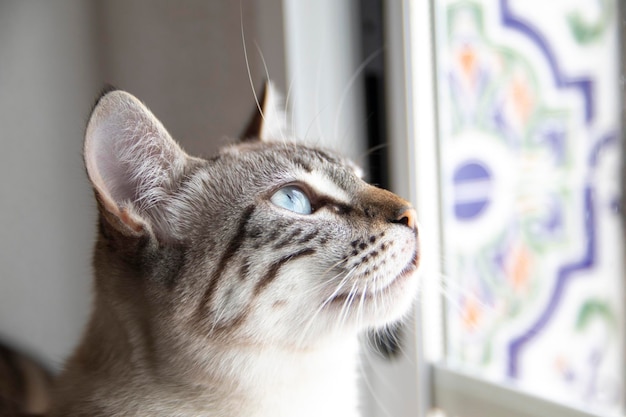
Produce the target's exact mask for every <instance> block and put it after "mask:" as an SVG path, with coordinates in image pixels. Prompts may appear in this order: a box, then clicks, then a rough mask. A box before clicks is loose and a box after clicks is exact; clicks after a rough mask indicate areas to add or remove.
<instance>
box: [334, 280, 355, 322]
mask: <svg viewBox="0 0 626 417" xmlns="http://www.w3.org/2000/svg"><path fill="white" fill-rule="evenodd" d="M358 285H359V283H358V281H355V282H354V283H353V284H352V288H350V291H349V292H348V296H347V297H346V300H345V301H344V303H343V306H342V307H341V312H340V315H339V321H338V326H337V327H338V329H342V328H344V327H345V324H346V320H347V319H348V315H349V314H350V310H351V308H352V303H353V302H354V299H355V297H356V294H357V289H358Z"/></svg>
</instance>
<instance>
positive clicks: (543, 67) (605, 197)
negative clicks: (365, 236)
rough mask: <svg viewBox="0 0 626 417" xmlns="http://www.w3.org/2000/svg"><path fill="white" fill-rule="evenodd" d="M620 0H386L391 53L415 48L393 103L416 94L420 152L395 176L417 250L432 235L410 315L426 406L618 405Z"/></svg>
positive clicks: (575, 409)
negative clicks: (394, 2) (415, 213)
mask: <svg viewBox="0 0 626 417" xmlns="http://www.w3.org/2000/svg"><path fill="white" fill-rule="evenodd" d="M617 8H618V4H617V2H616V1H609V0H607V1H599V2H582V1H580V2H572V1H550V2H545V4H542V6H541V7H536V4H535V3H533V6H532V7H531V6H530V4H529V3H528V2H524V1H515V0H474V1H453V0H450V1H448V0H441V1H435V2H405V4H404V6H403V7H402V8H401V7H400V6H390V9H395V13H396V17H395V19H396V20H395V25H396V26H397V24H398V23H399V22H403V24H404V27H403V30H404V32H402V33H404V37H403V38H401V39H403V40H404V41H405V42H406V43H405V44H404V46H403V48H402V50H398V49H397V47H396V48H395V49H394V51H395V52H394V53H395V54H396V58H397V59H401V57H402V53H403V52H406V51H409V52H408V53H409V59H408V60H407V61H405V62H406V66H405V67H404V70H405V74H404V75H405V77H404V80H405V81H404V85H403V86H396V89H397V90H396V95H395V97H396V100H395V101H396V103H395V104H394V105H395V106H396V109H395V112H396V114H401V113H402V112H403V110H402V106H404V103H408V108H409V110H408V111H407V112H406V121H405V123H404V126H406V134H407V135H408V137H409V138H410V142H409V144H408V148H409V150H410V154H411V155H413V160H412V164H411V163H409V166H408V167H407V166H405V167H399V169H401V170H407V168H408V169H409V170H411V169H412V170H413V172H412V176H411V177H412V178H414V180H413V181H410V180H409V181H405V183H404V184H403V183H400V184H398V185H399V186H400V187H401V188H404V189H405V190H410V191H411V192H413V198H415V200H416V201H417V203H418V209H419V211H420V218H421V223H422V236H423V241H424V242H425V245H424V246H425V249H424V253H425V254H426V253H427V252H426V251H427V250H429V249H432V248H431V245H432V246H434V250H432V251H431V252H430V257H428V259H427V260H426V265H424V266H425V268H424V269H425V270H424V278H423V279H424V288H423V290H424V292H423V294H422V297H421V299H422V302H421V303H420V306H419V308H420V312H419V317H420V321H419V325H418V326H417V328H418V330H420V331H421V335H420V337H419V340H418V342H417V345H418V349H417V351H418V352H420V351H421V352H423V354H424V359H425V360H424V364H423V366H422V368H421V369H419V371H420V372H418V375H422V377H421V378H422V381H421V382H422V383H423V382H424V381H425V380H426V381H428V384H429V388H428V389H426V388H424V387H421V388H420V387H419V386H418V387H417V389H418V392H421V393H422V395H421V398H420V399H421V405H418V407H421V409H422V410H424V409H425V408H428V407H429V406H431V405H434V406H437V407H440V408H443V409H444V410H445V411H446V412H447V413H448V414H449V415H458V416H460V417H465V416H487V415H489V416H512V415H519V416H558V415H563V416H574V415H576V416H579V415H620V414H621V413H623V412H624V409H623V405H624V369H625V368H624V350H625V347H624V327H625V324H624V314H625V311H624V305H623V304H624V287H623V278H622V277H623V249H624V248H623V231H622V226H621V212H620V209H619V204H620V203H619V201H620V198H621V191H622V188H621V187H622V183H621V181H620V177H621V175H620V169H621V164H622V145H621V144H622V131H621V125H620V121H621V120H620V118H621V115H620V110H619V109H620V95H619V91H620V90H619V69H620V61H619V47H618V45H619V43H618V42H619V33H620V31H619V27H618V24H619V19H618V18H617V16H618V13H617V11H618V10H617ZM391 14H392V13H389V15H391ZM390 18H391V17H390ZM390 26H391V25H390ZM391 30H393V29H391ZM396 30H397V32H396V36H398V37H400V36H401V32H400V30H402V29H397V28H396ZM400 79H402V77H400ZM403 87H404V88H405V89H406V90H403ZM404 91H410V93H409V95H408V97H406V99H404V98H403V92H404ZM404 133H405V132H402V131H400V132H396V135H394V136H395V137H396V138H399V139H398V142H396V148H400V149H399V153H396V158H401V155H402V154H403V153H405V152H406V146H407V145H404V147H405V149H404V150H403V149H402V148H403V145H402V139H401V138H402V136H403V134H404ZM395 177H396V178H398V177H402V176H401V175H399V174H398V173H396V175H395ZM433 281H438V283H437V284H436V285H435V284H434V282H433ZM441 293H443V297H442V296H441ZM430 389H432V392H431V391H430ZM420 390H421V391H420ZM418 398H419V397H418Z"/></svg>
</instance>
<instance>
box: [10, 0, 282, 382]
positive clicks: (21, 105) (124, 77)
mask: <svg viewBox="0 0 626 417" xmlns="http://www.w3.org/2000/svg"><path fill="white" fill-rule="evenodd" d="M281 10H282V5H281V2H280V1H279V0H275V1H271V0H264V1H242V2H241V5H240V2H239V1H236V2H227V1H219V2H214V1H185V2H171V1H141V0H140V1H136V0H134V1H123V0H120V1H81V0H78V1H72V0H62V1H54V2H50V1H26V2H23V1H3V2H0V126H1V133H0V135H1V138H0V143H1V144H2V149H1V150H0V196H1V197H0V213H1V215H0V338H2V339H6V340H9V341H10V342H12V343H14V344H16V345H18V346H20V347H22V348H25V349H27V350H28V351H30V352H32V353H34V354H35V355H36V356H37V357H39V358H41V359H43V360H44V361H45V362H46V363H47V364H48V365H50V366H52V367H53V368H54V369H58V368H59V366H60V364H61V363H62V361H63V359H64V358H65V356H66V355H67V354H68V352H69V350H70V349H71V348H72V346H73V345H74V344H75V343H76V341H77V337H78V335H79V333H80V330H81V327H82V325H83V323H84V322H85V320H86V318H87V316H88V312H89V305H90V298H91V296H90V288H91V266H90V260H91V250H92V243H93V240H94V236H95V227H94V226H95V220H96V211H95V205H94V200H93V195H92V193H91V189H90V186H89V183H88V181H87V178H86V175H85V172H84V169H83V162H82V141H83V133H84V127H85V124H86V121H87V118H88V116H89V112H90V109H91V106H92V104H93V102H94V100H95V99H96V97H97V96H98V94H99V91H100V90H101V89H102V88H103V87H104V86H105V84H107V83H108V84H113V85H115V86H116V87H118V88H122V89H126V90H128V91H130V92H132V93H133V94H135V95H136V96H137V97H140V98H141V100H143V101H144V102H145V103H147V104H148V106H149V107H150V108H151V109H152V110H153V112H154V113H155V114H157V116H158V117H159V118H160V119H161V120H162V121H163V123H164V124H165V126H166V127H167V128H168V130H169V131H170V133H171V134H172V135H173V137H175V138H177V139H178V140H179V141H180V142H181V143H182V145H183V147H184V148H185V149H186V150H187V151H188V152H190V153H193V154H204V155H210V154H211V153H212V152H214V151H215V150H216V149H217V147H218V146H220V145H221V144H224V143H227V140H226V138H228V137H231V138H232V137H236V135H238V134H239V132H240V131H241V129H242V128H243V125H244V123H245V121H246V120H247V118H248V117H249V116H250V115H251V114H252V111H253V109H254V107H255V104H254V97H253V94H252V88H251V86H250V82H249V81H248V73H247V68H248V67H247V65H246V60H245V57H244V50H243V46H242V45H243V43H242V28H243V30H244V31H245V33H246V35H247V36H248V38H249V39H250V44H249V45H248V49H249V51H248V52H249V57H248V58H249V68H250V71H251V76H252V80H253V83H254V85H255V87H257V88H259V86H260V85H261V83H262V81H263V79H264V77H265V72H264V71H265V70H264V68H263V65H261V62H260V61H261V59H260V55H259V53H258V50H257V46H256V45H258V48H259V49H261V50H262V51H263V55H264V56H265V59H266V60H267V62H268V70H269V71H271V76H272V78H273V79H275V80H276V82H277V83H278V85H279V86H281V88H284V85H285V63H284V52H283V49H284V46H283V45H284V42H283V39H282V27H283V24H282V12H281Z"/></svg>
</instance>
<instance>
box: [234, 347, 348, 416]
mask: <svg viewBox="0 0 626 417" xmlns="http://www.w3.org/2000/svg"><path fill="white" fill-rule="evenodd" d="M231 355H232V356H231ZM226 356H230V358H232V359H233V360H227V361H226V362H227V363H229V364H230V368H231V369H230V370H229V373H230V378H232V381H233V382H235V384H236V385H237V386H238V388H237V389H236V390H234V392H233V393H234V394H235V395H242V394H243V398H242V404H241V406H242V407H243V406H245V409H243V410H242V411H243V412H242V413H241V415H246V416H269V415H271V416H294V415H297V416H303V417H304V416H311V417H312V416H329V417H331V416H337V417H339V416H342V417H353V416H354V417H356V416H357V412H356V411H357V389H356V368H357V360H358V359H357V358H358V343H357V340H356V338H350V339H344V340H341V341H334V342H333V343H328V344H326V345H322V346H317V347H316V348H314V349H309V350H285V349H274V348H266V349H261V350H258V349H254V350H250V349H243V350H239V351H233V352H229V353H226ZM223 370H225V369H223ZM223 370H222V371H223ZM244 403H245V405H244ZM227 414H228V413H227ZM228 415H231V414H228ZM232 415H235V414H232ZM237 415H239V414H237Z"/></svg>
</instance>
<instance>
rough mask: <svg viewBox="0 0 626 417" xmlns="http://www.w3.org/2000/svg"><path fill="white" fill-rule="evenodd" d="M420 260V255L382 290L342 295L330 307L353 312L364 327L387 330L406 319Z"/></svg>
mask: <svg viewBox="0 0 626 417" xmlns="http://www.w3.org/2000/svg"><path fill="white" fill-rule="evenodd" d="M418 265H419V256H418V253H417V251H416V252H415V253H414V255H413V256H412V258H411V260H410V261H409V263H408V264H407V265H406V266H405V267H404V269H402V270H401V271H400V273H399V274H398V275H396V277H395V278H394V279H392V280H391V281H390V282H389V283H387V285H385V286H384V287H382V288H374V290H368V289H365V290H364V291H359V290H356V291H352V292H348V293H340V294H337V295H336V296H334V297H333V298H332V299H331V301H330V302H329V307H330V308H333V309H336V310H338V311H340V312H341V314H345V312H344V310H346V309H349V310H352V315H354V317H355V318H356V319H357V320H362V321H364V322H369V323H362V324H371V325H374V326H384V325H386V324H388V323H390V322H392V321H396V320H398V319H400V318H402V317H403V316H404V315H406V313H407V311H408V310H409V309H410V307H411V305H412V303H413V300H414V299H415V298H416V295H417V288H418Z"/></svg>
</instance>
